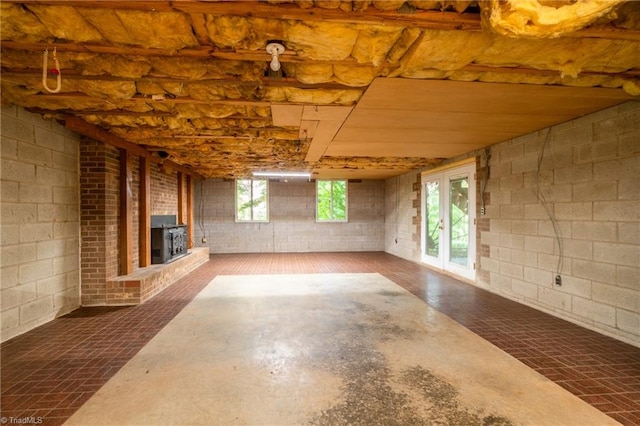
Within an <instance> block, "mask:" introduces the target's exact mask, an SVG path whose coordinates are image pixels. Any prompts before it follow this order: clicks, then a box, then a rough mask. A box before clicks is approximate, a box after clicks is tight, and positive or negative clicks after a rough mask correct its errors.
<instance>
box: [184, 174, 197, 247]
mask: <svg viewBox="0 0 640 426" xmlns="http://www.w3.org/2000/svg"><path fill="white" fill-rule="evenodd" d="M186 179H187V182H186V184H187V244H188V248H191V247H193V246H194V245H195V243H194V241H193V232H194V223H193V179H192V178H191V176H189V175H187V176H186Z"/></svg>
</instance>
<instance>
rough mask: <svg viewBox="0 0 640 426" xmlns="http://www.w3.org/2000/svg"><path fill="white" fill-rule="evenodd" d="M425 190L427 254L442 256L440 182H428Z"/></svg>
mask: <svg viewBox="0 0 640 426" xmlns="http://www.w3.org/2000/svg"><path fill="white" fill-rule="evenodd" d="M425 190H426V195H425V214H426V220H425V222H426V226H425V229H424V231H425V236H424V242H425V244H424V247H425V254H426V255H427V256H431V257H440V231H441V230H442V221H441V219H440V182H439V181H431V182H427V183H426V185H425Z"/></svg>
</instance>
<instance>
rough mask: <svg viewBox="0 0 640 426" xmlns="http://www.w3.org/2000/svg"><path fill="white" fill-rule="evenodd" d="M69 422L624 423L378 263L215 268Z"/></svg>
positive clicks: (160, 423) (153, 423)
mask: <svg viewBox="0 0 640 426" xmlns="http://www.w3.org/2000/svg"><path fill="white" fill-rule="evenodd" d="M132 326H135V325H133V324H132ZM67 424H69V425H87V424H101V425H116V424H117V425H189V424H194V425H195V424H215V425H300V424H318V425H320V424H331V425H333V424H362V425H374V424H384V425H420V424H425V425H429V424H444V425H484V424H493V425H510V424H514V425H527V424H528V425H581V426H582V425H599V426H600V425H608V424H617V423H616V422H615V421H614V420H613V419H611V418H610V417H608V416H606V415H604V414H603V413H601V412H600V411H598V410H596V409H595V408H593V407H592V406H590V405H588V404H587V403H585V402H583V401H581V400H580V399H579V398H577V397H576V396H574V395H572V394H570V393H569V392H567V391H565V390H564V389H562V388H561V387H559V386H558V385H556V384H555V383H553V382H551V381H549V380H548V379H546V378H544V377H543V376H541V375H539V374H538V373H536V372H534V371H533V370H531V369H530V368H528V367H526V366H525V365H523V364H522V363H520V362H519V361H517V360H515V359H514V358H512V357H511V356H509V355H507V354H505V353H504V352H502V351H501V350H499V349H498V348H496V347H495V346H493V345H491V344H490V343H488V342H486V341H485V340H483V339H481V338H480V337H479V336H477V335H475V334H474V333H472V332H470V331H469V330H467V329H466V328H464V327H462V326H460V325H459V324H458V323H456V322H455V321H453V320H451V319H450V318H449V317H447V316H445V315H443V314H440V313H439V312H437V311H435V310H434V309H432V308H430V307H429V306H428V305H426V304H425V303H424V302H422V301H421V300H419V299H418V298H417V297H415V296H413V295H412V294H410V293H408V292H407V291H405V290H404V289H402V288H401V287H399V286H397V285H396V284H394V283H393V282H391V281H389V280H388V279H386V278H384V277H383V276H381V275H379V274H308V275H252V276H219V277H217V278H215V279H214V280H213V281H212V282H211V283H210V284H209V285H208V286H207V287H206V288H205V289H204V290H203V291H202V292H201V293H200V294H199V295H198V296H197V297H196V298H195V299H194V300H193V301H192V302H191V303H190V304H189V305H188V306H187V307H186V308H185V309H184V310H183V311H182V312H181V313H180V314H178V315H177V316H176V317H175V318H174V319H173V320H172V321H171V322H170V323H169V324H168V325H167V326H166V327H165V328H164V329H163V330H162V331H161V332H160V333H159V334H158V335H157V336H156V337H155V338H154V339H152V340H151V341H150V342H149V344H148V345H147V346H145V347H144V348H143V349H142V350H141V351H140V352H139V353H138V354H137V355H136V356H135V357H134V358H133V359H132V360H131V361H130V362H129V363H128V364H127V365H125V367H124V368H123V369H122V370H121V371H120V372H118V373H117V374H116V375H115V376H114V377H113V378H112V379H111V380H110V381H109V382H108V383H107V384H106V385H105V386H104V387H103V388H102V389H100V390H99V391H98V392H97V393H96V394H95V395H94V397H93V398H91V399H90V400H89V401H88V402H87V403H86V404H85V405H84V406H83V407H81V409H80V410H79V411H78V412H77V413H76V414H75V415H74V416H73V417H71V418H70V419H69V421H68V422H67Z"/></svg>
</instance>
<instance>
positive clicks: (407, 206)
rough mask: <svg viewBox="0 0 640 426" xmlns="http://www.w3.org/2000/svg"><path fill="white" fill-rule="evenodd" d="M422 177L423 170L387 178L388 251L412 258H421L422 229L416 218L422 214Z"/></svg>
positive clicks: (386, 228) (386, 243)
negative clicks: (420, 185) (418, 187)
mask: <svg viewBox="0 0 640 426" xmlns="http://www.w3.org/2000/svg"><path fill="white" fill-rule="evenodd" d="M419 178H420V174H417V173H407V174H404V175H402V176H397V177H394V178H391V179H387V180H386V181H385V203H384V218H385V221H384V229H385V244H384V247H385V251H386V252H387V253H391V254H393V255H396V256H399V257H402V258H404V259H410V260H413V261H419V260H420V239H419V236H420V231H419V225H418V224H416V220H415V219H416V218H419V217H420V214H419V206H418V204H419V203H420V191H417V190H416V183H417V182H419ZM416 237H417V238H416Z"/></svg>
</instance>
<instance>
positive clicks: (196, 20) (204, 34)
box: [189, 13, 211, 46]
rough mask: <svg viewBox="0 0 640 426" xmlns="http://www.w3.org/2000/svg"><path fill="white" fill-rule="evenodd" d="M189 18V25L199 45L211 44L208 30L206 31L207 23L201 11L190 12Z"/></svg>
mask: <svg viewBox="0 0 640 426" xmlns="http://www.w3.org/2000/svg"><path fill="white" fill-rule="evenodd" d="M189 19H190V20H191V27H192V28H193V32H194V34H195V35H196V38H197V39H198V43H200V45H202V46H206V45H208V44H211V40H210V39H209V31H207V25H206V22H205V18H204V15H203V14H201V13H190V14H189Z"/></svg>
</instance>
